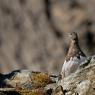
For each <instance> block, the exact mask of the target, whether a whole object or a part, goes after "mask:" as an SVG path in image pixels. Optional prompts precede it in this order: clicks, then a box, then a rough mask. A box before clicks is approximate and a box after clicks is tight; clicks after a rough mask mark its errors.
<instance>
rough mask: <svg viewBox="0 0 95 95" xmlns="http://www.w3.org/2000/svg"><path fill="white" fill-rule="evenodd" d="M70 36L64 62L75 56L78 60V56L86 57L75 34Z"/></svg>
mask: <svg viewBox="0 0 95 95" xmlns="http://www.w3.org/2000/svg"><path fill="white" fill-rule="evenodd" d="M70 36H71V42H70V46H69V50H68V53H67V56H66V57H65V60H66V61H68V60H70V58H71V57H74V56H77V57H78V58H80V55H81V56H84V57H86V55H85V54H84V53H83V52H82V50H81V49H80V46H79V42H78V35H77V33H75V32H73V33H71V34H70Z"/></svg>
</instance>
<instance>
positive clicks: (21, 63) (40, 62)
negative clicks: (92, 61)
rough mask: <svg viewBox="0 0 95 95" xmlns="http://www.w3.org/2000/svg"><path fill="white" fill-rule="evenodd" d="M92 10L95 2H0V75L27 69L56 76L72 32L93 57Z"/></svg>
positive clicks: (94, 21) (94, 15)
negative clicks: (74, 32)
mask: <svg viewBox="0 0 95 95" xmlns="http://www.w3.org/2000/svg"><path fill="white" fill-rule="evenodd" d="M94 9H95V1H94V0H90V1H89V0H63V1H62V0H7V1H6V0H0V72H9V71H11V70H15V69H27V68H28V69H31V70H37V71H46V72H49V73H59V72H60V70H61V66H62V64H63V60H64V56H65V54H66V51H67V49H68V44H69V39H68V37H67V33H68V32H72V31H76V32H78V34H79V39H80V45H81V47H82V49H83V50H84V52H85V53H86V54H88V55H92V54H93V53H94V51H95V46H94V44H95V37H94V35H95V12H94Z"/></svg>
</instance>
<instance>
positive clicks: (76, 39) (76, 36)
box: [70, 32, 78, 41]
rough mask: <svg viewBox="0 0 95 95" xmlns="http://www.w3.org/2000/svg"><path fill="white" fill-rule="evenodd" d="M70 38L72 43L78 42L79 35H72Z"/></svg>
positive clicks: (74, 33) (73, 33)
mask: <svg viewBox="0 0 95 95" xmlns="http://www.w3.org/2000/svg"><path fill="white" fill-rule="evenodd" d="M70 38H71V40H72V41H78V35H77V33H76V32H72V33H70Z"/></svg>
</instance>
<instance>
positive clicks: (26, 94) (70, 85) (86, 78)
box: [0, 56, 95, 95]
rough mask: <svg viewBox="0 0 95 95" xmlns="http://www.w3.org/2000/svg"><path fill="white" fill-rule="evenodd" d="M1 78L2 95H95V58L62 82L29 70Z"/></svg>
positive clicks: (1, 76) (54, 77)
mask: <svg viewBox="0 0 95 95" xmlns="http://www.w3.org/2000/svg"><path fill="white" fill-rule="evenodd" d="M0 78H1V79H2V81H1V83H0V84H1V88H0V93H2V95H13V93H14V95H95V56H92V57H89V58H88V59H87V60H86V61H85V62H83V64H82V65H81V66H80V67H79V68H78V70H77V71H76V72H75V73H72V74H71V75H70V76H68V77H66V78H64V79H61V80H58V76H54V75H49V74H47V73H42V72H31V71H29V70H18V71H13V72H11V73H9V74H5V75H3V74H1V75H0ZM3 86H4V87H3ZM0 95H1V94H0Z"/></svg>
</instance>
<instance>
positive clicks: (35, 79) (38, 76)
mask: <svg viewBox="0 0 95 95" xmlns="http://www.w3.org/2000/svg"><path fill="white" fill-rule="evenodd" d="M31 81H32V83H34V84H35V86H36V87H44V86H46V85H47V84H49V83H51V82H52V81H51V79H50V76H49V75H48V74H47V73H42V72H39V73H32V76H31Z"/></svg>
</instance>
